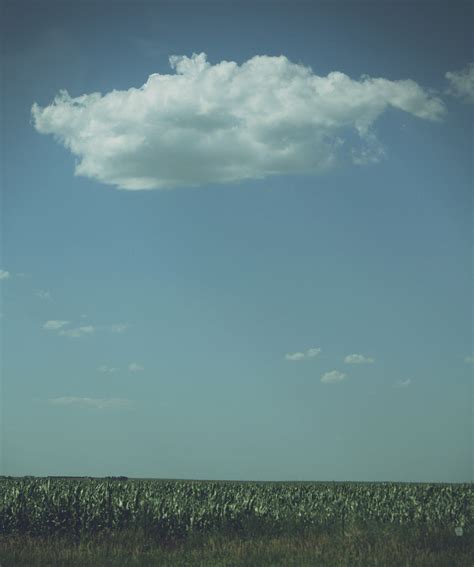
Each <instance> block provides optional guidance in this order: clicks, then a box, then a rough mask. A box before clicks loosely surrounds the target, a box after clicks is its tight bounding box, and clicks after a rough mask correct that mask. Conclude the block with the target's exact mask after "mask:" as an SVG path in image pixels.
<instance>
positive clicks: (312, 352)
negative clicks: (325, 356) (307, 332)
mask: <svg viewBox="0 0 474 567" xmlns="http://www.w3.org/2000/svg"><path fill="white" fill-rule="evenodd" d="M320 353H321V349H320V348H309V349H308V350H307V351H306V352H293V353H288V354H285V359H286V360H304V359H305V358H315V357H316V356H319V354H320Z"/></svg>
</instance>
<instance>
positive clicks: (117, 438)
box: [0, 1, 474, 482]
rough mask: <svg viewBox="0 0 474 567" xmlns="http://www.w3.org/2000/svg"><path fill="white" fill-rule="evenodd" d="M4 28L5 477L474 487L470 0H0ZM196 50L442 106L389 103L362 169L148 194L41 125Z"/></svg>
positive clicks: (337, 168) (209, 161)
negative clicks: (41, 118) (390, 87)
mask: <svg viewBox="0 0 474 567" xmlns="http://www.w3.org/2000/svg"><path fill="white" fill-rule="evenodd" d="M1 26H2V29H1V36H2V42H3V51H2V67H3V79H2V91H3V93H2V94H3V97H2V100H3V102H2V109H1V114H2V128H1V130H2V131H1V134H2V138H3V140H2V162H3V172H2V216H1V223H2V232H1V236H2V255H1V262H0V270H2V271H0V278H1V282H0V286H1V313H2V318H1V331H2V337H1V338H2V343H1V346H2V367H1V384H2V389H1V395H2V398H1V406H2V431H1V438H0V441H1V449H2V451H1V469H0V470H1V474H5V475H27V474H32V475H63V474H64V475H92V476H103V475H127V476H131V477H133V476H136V477H158V478H196V479H201V478H202V479H237V480H238V479H246V480H252V479H253V480H353V481H357V480H366V481H374V480H379V481H388V480H393V481H450V482H461V481H470V480H472V476H473V475H472V470H473V469H472V457H473V451H472V403H473V398H472V305H473V303H472V196H471V189H472V156H473V138H472V132H473V130H472V125H473V122H472V118H473V116H472V109H473V105H472V104H471V103H470V100H473V95H472V93H473V91H470V92H469V90H468V89H469V85H467V87H466V88H464V87H463V86H462V85H464V83H462V84H461V82H458V83H456V81H449V80H448V79H447V78H446V76H445V74H446V73H447V72H455V73H456V75H455V76H456V77H461V76H462V75H459V74H458V72H461V71H462V70H463V69H464V70H466V69H468V65H469V64H470V63H471V62H472V61H473V60H474V57H473V35H472V29H473V12H472V4H471V3H470V2H466V3H461V2H459V3H456V2H451V1H450V2H447V1H446V2H429V1H425V2H400V3H395V2H377V3H376V2H357V1H353V2H332V3H322V2H311V3H304V2H294V1H292V2H265V3H263V2H261V3H259V2H252V3H244V2H219V3H217V2H215V3H204V2H197V1H196V2H189V3H184V2H175V3H160V2H155V3H140V2H128V3H118V2H112V1H110V2H108V1H102V2H80V1H77V2H72V1H71V2H53V1H48V2H41V1H38V2H25V1H3V2H2V24H1ZM201 52H204V53H206V54H207V60H208V62H209V64H210V65H212V66H214V65H216V64H218V63H220V62H221V61H224V60H225V61H234V62H236V64H237V65H239V66H241V65H242V64H244V63H245V62H246V61H248V60H249V59H251V58H253V57H254V56H257V55H260V56H262V55H266V56H269V57H272V56H280V55H284V56H285V57H286V58H287V59H288V61H289V62H292V63H294V64H298V65H301V66H305V67H310V68H311V69H312V72H313V73H314V74H315V75H318V76H320V77H326V76H327V75H328V73H331V72H333V71H339V72H341V73H345V74H346V75H347V76H349V77H350V78H351V79H352V80H353V81H360V80H361V76H362V75H368V76H370V77H376V78H384V79H387V80H388V81H398V80H402V79H411V80H412V81H415V82H416V83H417V85H419V88H420V89H423V92H424V93H428V94H426V96H427V97H438V98H439V99H441V100H442V104H443V105H444V115H443V117H442V118H441V119H440V120H437V121H436V120H429V119H422V118H420V117H418V116H415V115H414V114H413V113H412V112H405V111H403V110H400V109H397V108H394V107H393V106H392V107H388V108H387V109H386V110H385V111H384V112H383V113H381V115H380V116H379V117H378V119H377V120H375V121H374V122H373V125H372V130H371V131H372V132H373V134H375V135H376V136H377V139H378V141H379V143H380V144H382V145H383V147H384V150H385V155H384V156H383V157H382V159H380V160H379V161H377V162H374V163H368V164H359V165H358V164H355V163H352V162H351V160H350V159H348V155H346V156H345V157H344V155H342V156H341V159H340V160H338V162H337V163H336V164H335V165H334V166H333V167H332V168H330V169H329V170H328V171H325V172H320V173H314V174H313V173H308V172H306V173H301V172H298V171H293V170H292V171H290V172H286V173H285V172H283V173H278V174H275V175H266V176H265V175H264V176H262V177H261V178H260V179H252V178H247V179H245V178H243V179H240V180H237V181H234V182H227V181H219V180H217V181H215V182H212V179H211V180H210V181H209V182H204V183H201V184H199V185H197V186H194V187H189V186H185V185H179V186H177V187H175V188H173V189H170V190H161V189H156V190H148V191H146V190H142V191H139V190H136V191H129V190H126V189H125V190H124V189H118V188H117V187H116V186H113V184H109V183H107V182H104V181H103V180H102V181H101V180H99V179H97V178H94V176H89V177H85V176H76V175H74V168H75V163H77V162H78V161H79V160H78V158H77V156H74V155H72V153H71V152H70V151H69V150H68V149H66V148H65V147H64V146H63V145H62V144H61V143H58V141H57V140H55V138H54V136H52V135H43V134H41V133H40V132H39V131H38V129H37V128H35V123H34V119H33V117H32V113H31V112H32V105H33V104H34V103H37V104H38V105H39V107H42V108H44V107H47V106H48V105H50V104H51V103H52V101H53V99H54V97H55V96H56V95H57V94H58V92H59V91H60V90H61V89H66V90H67V91H68V92H69V94H70V96H71V97H78V96H80V95H83V94H90V93H94V92H100V93H102V95H105V94H106V93H109V92H111V91H113V90H116V91H126V90H127V89H130V88H132V87H135V88H139V87H141V86H142V85H143V84H144V83H146V81H147V79H148V77H149V75H151V74H153V73H159V74H169V75H175V70H173V69H172V68H171V67H170V63H169V60H168V58H169V57H170V56H171V55H184V56H187V57H191V56H192V54H193V53H201ZM472 69H473V70H474V68H472ZM466 73H468V71H466ZM465 77H468V75H467V74H466V75H465ZM456 85H457V86H456ZM460 85H461V86H460ZM214 86H215V85H214ZM471 87H472V84H471ZM262 88H263V87H262ZM463 88H464V90H463ZM216 89H217V96H218V97H219V96H220V95H221V94H222V93H219V84H217V87H216ZM256 92H257V93H258V92H260V91H258V89H257V91H256ZM347 92H348V91H347V90H346V91H344V93H345V94H347ZM344 93H343V94H344ZM188 94H189V96H191V97H192V96H193V95H194V91H192V92H190V93H188ZM197 94H199V95H202V93H197ZM336 94H337V93H336ZM183 96H184V95H183ZM206 96H207V95H206ZM204 98H205V97H204ZM173 100H174V99H173ZM173 100H171V102H170V105H171V107H170V108H171V110H173V104H174V102H173ZM219 100H220V99H219ZM374 101H375V102H374V103H373V104H377V97H375V99H374ZM261 104H262V105H263V106H262V108H263V109H265V111H266V109H267V108H268V109H269V112H271V103H270V101H269V102H268V105H267V104H266V102H265V101H262V102H261ZM344 104H345V108H346V107H347V104H346V103H344ZM370 104H372V103H370ZM180 108H181V107H179V108H178V109H177V110H176V112H177V115H178V116H182V120H183V121H184V122H186V120H189V119H190V114H189V113H188V114H186V112H183V113H181V110H180ZM227 110H228V111H229V112H230V113H231V112H233V110H234V109H232V108H231V109H230V110H229V109H227ZM244 110H245V108H244ZM290 110H291V109H289V110H288V111H289V112H290ZM291 111H292V110H291ZM338 112H339V110H338ZM341 112H342V111H341ZM354 112H355V113H356V114H357V112H358V110H357V108H356V110H355V111H354ZM180 113H181V114H180ZM226 116H227V115H225V116H224V118H225V117H226ZM115 119H116V120H117V121H118V123H120V124H121V120H122V119H123V116H122V115H121V107H120V106H119V107H118V109H117V111H116V113H115ZM310 119H311V117H310V116H308V121H309V120H310ZM354 119H357V115H354ZM137 120H139V118H138V115H137ZM64 127H65V128H69V127H70V123H69V122H67V124H66V126H64ZM133 127H135V126H133ZM290 127H291V124H290ZM71 128H76V129H77V131H76V133H78V135H80V134H81V125H79V126H77V125H74V124H73V126H71ZM292 132H293V131H292ZM330 132H331V134H332V133H334V132H333V130H330ZM293 133H294V132H293ZM168 134H170V135H171V133H170V132H168V131H163V132H162V133H161V131H160V133H159V136H158V138H157V140H161V139H163V137H165V136H166V135H168ZM290 135H293V134H292V133H291V132H290ZM337 135H338V136H340V137H341V138H342V139H344V141H345V145H344V147H349V148H350V147H351V145H353V144H354V145H355V146H357V144H359V143H360V140H357V139H356V138H357V136H356V135H355V134H354V132H352V133H351V132H350V129H347V128H346V129H344V128H342V129H341V130H340V131H339V130H338V131H337ZM179 140H180V139H179ZM305 140H306V138H304V139H303V144H304V143H306V142H305ZM155 142H156V140H155ZM153 143H154V142H153ZM157 143H159V142H157ZM153 148H154V146H153V145H152V150H153ZM175 150H176V151H175ZM175 150H173V151H175V154H176V159H177V160H179V159H180V151H181V150H182V151H183V156H184V157H183V158H182V161H180V162H179V163H180V168H182V169H181V171H186V172H188V173H189V175H190V176H192V173H193V169H192V165H189V160H188V157H186V156H187V155H188V154H186V152H185V150H186V148H185V143H182V142H181V141H180V143H179V144H178V145H177V147H176V148H175ZM152 155H153V153H152ZM269 155H270V159H273V158H272V156H273V155H274V154H272V153H271V152H270V154H269ZM112 157H114V156H112ZM257 157H259V156H256V158H257ZM133 159H135V158H133ZM216 160H218V156H217V155H216V153H215V152H214V153H212V152H210V153H209V154H208V155H204V157H203V161H204V162H205V165H206V166H208V167H209V170H210V171H211V176H212V172H213V171H214V169H213V168H215V167H217V165H218V164H216V163H214V162H215V161H216ZM120 161H121V159H120V158H117V159H116V160H115V162H114V163H115V165H116V166H117V167H119V166H120V163H119V162H120ZM259 163H260V162H259ZM127 165H128V163H127ZM132 165H133V167H135V166H136V168H139V167H141V165H143V164H142V163H141V162H140V161H139V160H138V162H133V163H132ZM255 167H257V168H258V167H259V165H256V166H255ZM186 168H188V169H186ZM48 321H49V322H50V323H49V324H48ZM61 321H62V322H67V323H64V324H63V325H62V327H61V326H60V325H61V323H60V322H61ZM52 322H53V323H52ZM45 327H46V328H45ZM48 327H50V328H49V329H48ZM51 327H52V328H51ZM54 327H56V328H54ZM74 335H76V336H74ZM309 349H320V351H313V353H312V354H313V355H314V356H309V355H308V354H307V353H308V350H309ZM295 353H301V354H300V355H296V356H295ZM354 354H356V355H361V356H362V357H363V358H361V357H360V356H359V357H353V358H349V359H346V357H348V356H350V355H354ZM287 355H289V356H287ZM351 361H352V362H351ZM357 362H359V363H358V364H357ZM112 369H114V370H112ZM344 375H345V376H344ZM337 378H339V380H337Z"/></svg>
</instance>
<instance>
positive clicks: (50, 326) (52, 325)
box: [43, 320, 69, 331]
mask: <svg viewBox="0 0 474 567" xmlns="http://www.w3.org/2000/svg"><path fill="white" fill-rule="evenodd" d="M66 325H69V321H57V320H50V321H46V323H45V324H44V325H43V329H46V330H47V331H58V330H60V329H62V328H63V327H65V326H66Z"/></svg>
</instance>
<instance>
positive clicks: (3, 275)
mask: <svg viewBox="0 0 474 567" xmlns="http://www.w3.org/2000/svg"><path fill="white" fill-rule="evenodd" d="M9 277H10V272H7V271H6V270H0V280H7V279H8V278H9Z"/></svg>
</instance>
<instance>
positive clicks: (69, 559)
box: [0, 526, 474, 567]
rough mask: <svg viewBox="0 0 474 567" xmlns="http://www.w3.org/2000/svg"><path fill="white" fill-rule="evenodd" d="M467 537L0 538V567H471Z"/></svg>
mask: <svg viewBox="0 0 474 567" xmlns="http://www.w3.org/2000/svg"><path fill="white" fill-rule="evenodd" d="M473 550H474V537H473V536H472V534H471V535H464V536H462V537H457V536H456V535H455V534H454V533H451V532H448V531H438V532H436V533H427V532H420V531H418V532H416V533H415V532H414V531H409V530H407V529H403V530H402V529H397V528H394V527H382V526H379V527H377V528H374V527H373V528H371V529H368V528H365V529H364V528H360V527H359V528H356V527H353V528H351V529H349V530H347V531H346V533H345V534H342V533H340V531H337V532H336V531H333V532H332V533H331V532H328V531H321V530H320V531H315V530H312V531H307V532H306V533H295V534H292V535H285V534H279V535H271V534H258V535H255V534H251V533H240V534H237V533H233V534H229V535H224V534H214V535H203V536H196V537H194V538H188V539H186V540H181V541H167V542H159V540H158V539H157V538H156V537H155V538H153V537H152V536H146V535H145V534H144V533H143V532H141V531H135V530H128V531H121V532H108V533H105V532H104V533H101V534H96V535H93V536H91V535H86V536H84V537H83V538H81V539H80V540H79V541H76V542H74V541H72V540H71V539H70V538H64V537H62V538H57V537H55V538H44V537H41V538H35V537H32V536H5V537H0V565H1V567H20V566H21V567H24V566H28V567H40V566H41V567H56V566H57V567H59V566H61V567H63V566H74V567H97V566H104V567H108V566H110V567H112V566H117V567H119V566H120V567H132V566H133V567H145V566H151V565H159V566H181V565H182V566H190V567H197V566H213V567H240V566H255V567H263V566H271V567H273V566H275V567H279V566H282V567H283V566H285V567H288V566H295V567H296V566H298V567H305V566H310V565H311V566H321V567H330V566H331V567H332V566H334V567H336V566H346V567H369V566H372V565H373V566H377V567H381V566H393V567H473V566H474V551H473Z"/></svg>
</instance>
